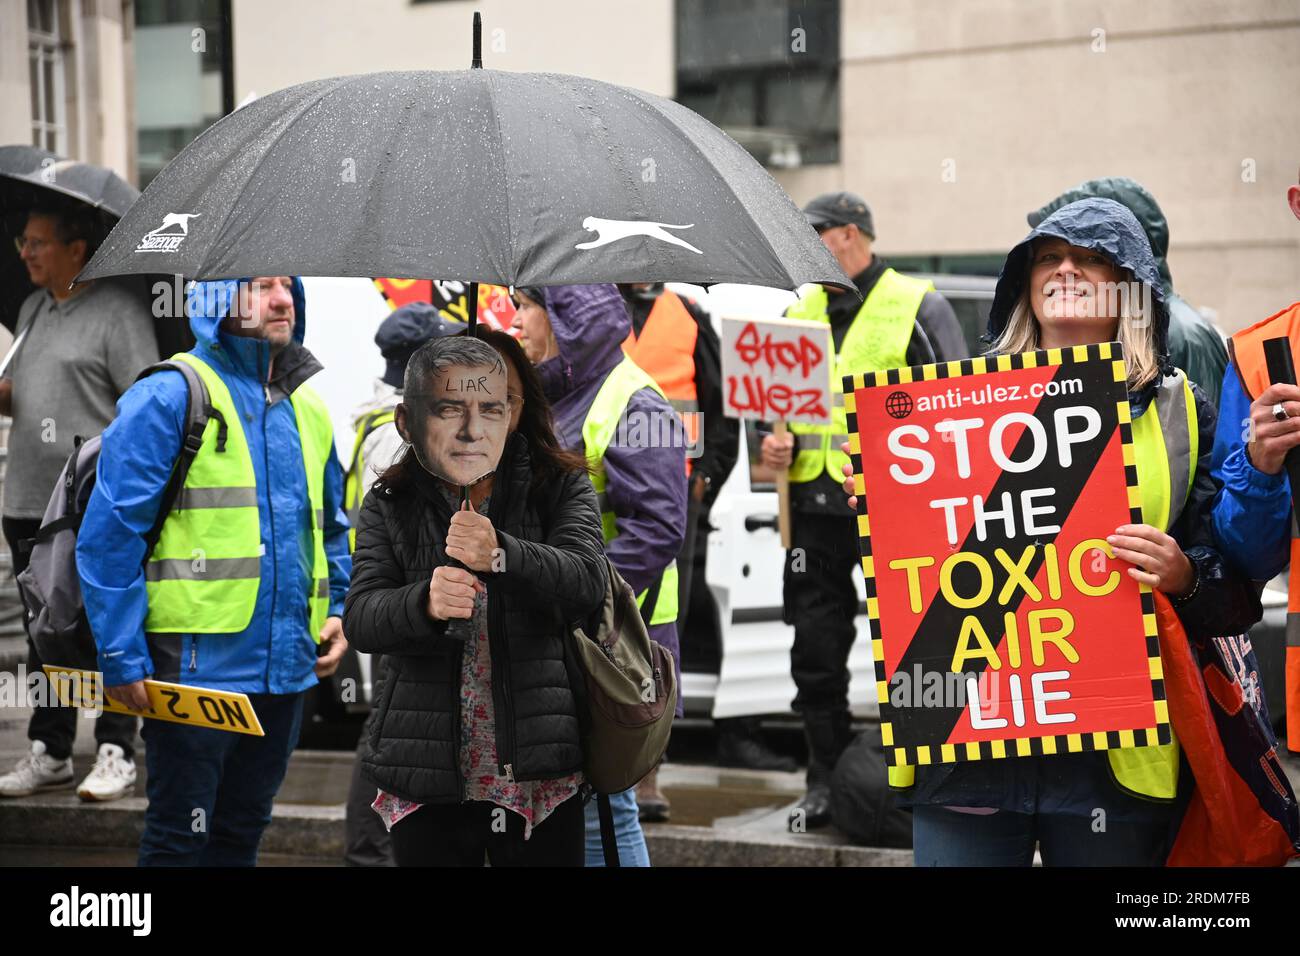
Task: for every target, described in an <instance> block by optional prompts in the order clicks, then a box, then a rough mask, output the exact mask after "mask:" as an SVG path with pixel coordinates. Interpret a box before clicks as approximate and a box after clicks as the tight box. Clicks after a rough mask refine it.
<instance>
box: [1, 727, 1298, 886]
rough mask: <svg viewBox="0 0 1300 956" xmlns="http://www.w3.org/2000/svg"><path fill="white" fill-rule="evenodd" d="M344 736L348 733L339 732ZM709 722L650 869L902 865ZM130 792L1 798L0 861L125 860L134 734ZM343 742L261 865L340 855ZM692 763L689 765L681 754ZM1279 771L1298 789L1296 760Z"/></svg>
mask: <svg viewBox="0 0 1300 956" xmlns="http://www.w3.org/2000/svg"><path fill="white" fill-rule="evenodd" d="M29 713H30V711H29V710H28V709H27V708H13V707H0V768H4V769H8V768H9V767H11V766H13V764H14V763H15V762H16V761H17V760H18V759H19V758H20V757H21V756H22V755H23V753H24V752H26V750H27V739H26V728H27V719H28V715H29ZM343 736H344V739H346V734H344V735H343ZM769 737H770V738H771V739H772V740H773V741H774V742H775V743H776V744H777V747H778V749H781V750H783V751H786V752H792V751H796V750H797V749H798V743H797V737H796V736H795V735H794V733H793V730H792V729H790V728H786V729H784V730H774V731H769ZM711 741H712V736H711V731H710V730H709V728H708V725H707V722H703V723H701V722H689V721H688V722H685V726H683V728H682V729H681V730H675V731H674V741H673V746H672V748H671V749H670V757H672V758H674V759H673V760H672V761H671V762H667V763H665V764H664V765H663V767H662V768H661V770H660V774H659V784H660V788H661V789H662V790H663V792H664V793H665V795H666V796H667V797H668V799H669V800H670V802H671V804H672V816H671V820H670V821H669V822H668V823H666V824H647V825H646V828H645V829H646V838H647V841H648V843H649V844H650V847H651V856H652V859H654V860H655V861H656V863H657V864H659V865H664V864H668V865H710V864H712V865H728V864H731V865H831V866H841V865H873V866H878V865H908V864H909V863H910V857H911V853H910V851H906V850H901V851H900V850H878V849H868V848H857V847H853V846H851V845H850V844H849V842H848V840H847V839H846V838H845V837H844V836H843V835H842V834H840V833H839V832H837V831H836V830H835V829H834V828H827V829H824V830H817V831H815V832H811V833H802V834H792V833H790V832H788V830H787V825H786V820H787V815H788V812H789V809H790V807H792V806H793V805H794V803H795V802H796V801H797V800H798V798H799V796H800V795H801V794H802V792H803V773H802V772H801V771H799V772H794V773H780V772H769V771H752V770H733V769H724V768H719V767H716V766H710V765H708V763H707V762H706V761H707V760H708V759H709V757H710V755H711V746H712V743H711ZM94 747H95V742H94V735H93V724H92V722H91V721H90V720H86V719H79V720H78V736H77V742H76V745H75V747H74V750H73V758H74V764H75V768H76V777H77V779H78V780H79V779H80V778H81V777H82V776H84V774H86V773H87V772H88V771H89V770H90V767H91V765H92V764H93V762H94ZM137 748H138V751H139V753H138V757H137V762H136V766H137V772H138V782H137V786H136V795H135V796H133V797H129V798H126V799H123V800H118V801H114V802H112V803H109V804H85V803H83V802H82V801H80V800H78V799H77V798H76V796H75V794H73V793H72V791H71V790H64V791H60V792H55V793H50V794H42V795H39V796H36V797H31V798H24V799H21V800H0V865H7V866H64V865H78V866H131V865H134V862H135V850H134V847H135V845H136V844H137V843H138V839H139V833H140V828H141V827H142V825H143V812H144V808H145V805H146V801H145V799H144V793H145V767H144V761H143V759H140V757H139V755H141V754H143V744H142V743H140V742H138V743H137ZM353 759H354V757H353V753H352V751H351V750H306V749H300V750H298V751H297V752H296V753H295V754H294V756H293V759H292V761H291V763H290V767H289V773H288V776H287V778H286V780H285V783H284V786H283V787H282V788H281V791H280V793H279V795H278V797H277V800H276V807H275V816H274V820H273V822H272V825H271V827H270V828H269V829H268V831H267V836H266V839H265V840H264V842H263V847H264V852H263V853H262V855H261V865H263V866H290V865H297V866H337V865H341V863H342V859H341V858H342V847H343V818H344V803H345V801H346V798H347V789H348V785H349V780H350V774H351V768H352V761H353ZM685 761H691V762H685ZM1285 765H1286V767H1287V771H1288V774H1289V776H1290V777H1291V779H1292V782H1293V784H1294V785H1296V786H1297V788H1298V789H1300V760H1296V759H1292V758H1288V759H1287V760H1286V764H1285Z"/></svg>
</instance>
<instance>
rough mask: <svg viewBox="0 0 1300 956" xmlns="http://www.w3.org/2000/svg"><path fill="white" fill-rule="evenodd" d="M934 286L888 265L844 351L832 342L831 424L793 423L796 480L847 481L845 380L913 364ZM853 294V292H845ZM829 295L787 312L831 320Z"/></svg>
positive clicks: (819, 294)
mask: <svg viewBox="0 0 1300 956" xmlns="http://www.w3.org/2000/svg"><path fill="white" fill-rule="evenodd" d="M933 291H934V284H933V283H931V282H925V281H922V280H921V279H913V278H912V277H911V276H905V275H901V274H900V273H897V272H895V271H894V270H893V269H886V270H885V271H884V272H882V273H881V274H880V278H879V279H877V280H876V284H875V285H874V286H873V287H872V289H871V292H870V293H869V294H868V295H867V298H866V300H865V301H864V302H863V303H862V306H861V308H859V309H858V314H857V315H855V316H854V317H853V323H852V324H851V325H850V326H849V331H848V333H847V334H846V335H845V336H844V341H843V342H842V343H841V344H840V349H839V354H838V355H836V354H835V351H836V350H835V345H834V342H833V341H832V344H831V369H832V372H831V402H832V407H831V424H829V425H805V424H801V423H798V422H791V423H790V431H792V432H793V433H794V442H795V446H794V447H795V456H794V460H793V461H792V462H791V463H790V480H791V481H793V482H802V481H813V480H814V479H815V478H816V477H817V476H818V475H820V474H821V473H822V472H823V471H825V472H826V474H828V475H830V476H831V478H833V479H834V480H835V483H836V484H837V485H838V484H839V483H840V482H841V481H843V480H844V472H843V468H844V466H845V465H847V464H848V463H849V458H848V456H847V455H845V454H844V453H843V452H842V451H840V445H841V444H843V443H844V442H846V441H848V440H849V425H848V416H846V415H845V413H844V389H843V387H842V383H841V379H842V378H843V376H845V375H854V374H857V373H859V372H879V371H883V370H885V369H891V368H901V367H903V366H905V365H906V364H907V344H908V342H910V341H911V340H912V329H913V327H914V326H915V325H916V313H917V310H918V309H920V307H921V300H922V299H924V298H925V294H926V293H927V292H933ZM841 294H842V295H847V294H848V293H841ZM828 301H829V298H828V296H827V293H826V289H825V288H823V287H822V286H819V285H818V286H813V288H812V289H811V290H810V291H809V292H808V294H807V295H805V296H804V297H803V298H801V299H800V300H799V301H798V302H796V303H795V304H794V305H792V306H791V307H790V308H789V309H788V310H787V311H786V315H787V316H789V317H790V318H792V319H808V320H811V321H813V322H821V323H824V324H829V323H830V316H829V315H828V314H827V309H826V306H827V303H828Z"/></svg>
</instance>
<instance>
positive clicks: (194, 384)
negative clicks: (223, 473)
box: [135, 359, 226, 561]
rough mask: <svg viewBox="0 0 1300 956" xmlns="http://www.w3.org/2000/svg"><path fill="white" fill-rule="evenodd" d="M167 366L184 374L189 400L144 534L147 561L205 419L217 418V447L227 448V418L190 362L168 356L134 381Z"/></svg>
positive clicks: (196, 448) (200, 440)
mask: <svg viewBox="0 0 1300 956" xmlns="http://www.w3.org/2000/svg"><path fill="white" fill-rule="evenodd" d="M164 370H170V371H173V372H180V373H181V375H182V376H183V377H184V378H185V384H186V385H187V386H188V387H189V401H188V403H187V405H186V408H185V432H184V434H183V436H182V438H181V451H180V456H179V457H178V458H177V460H176V465H175V467H174V468H173V469H172V473H171V477H170V478H168V479H167V487H166V488H164V489H163V494H162V500H161V501H160V503H159V505H158V515H157V517H156V518H154V522H153V525H152V526H151V527H150V528H149V531H148V532H147V533H146V534H145V536H144V543H145V551H144V560H145V561H148V560H149V556H150V555H151V554H153V549H154V546H155V545H157V543H158V538H159V536H160V535H161V534H162V529H163V525H164V524H165V523H166V521H167V516H168V515H169V514H171V511H172V507H173V506H174V505H175V504H176V500H177V498H179V497H180V493H181V489H182V488H183V487H185V478H186V477H187V476H188V475H189V472H190V465H192V464H194V458H195V456H196V455H198V453H199V449H200V448H202V447H203V433H204V431H206V430H207V427H208V420H209V419H212V418H215V419H216V420H217V451H218V452H224V451H225V450H226V419H225V416H223V415H222V414H221V413H220V412H219V411H217V410H216V409H215V408H213V407H212V403H211V401H210V400H209V397H208V388H207V386H206V385H204V384H203V379H201V378H200V377H199V373H198V372H196V371H195V370H194V368H193V366H191V365H188V364H186V363H185V362H176V361H172V360H170V359H169V360H168V361H166V362H158V363H156V364H154V365H150V366H149V367H148V368H146V369H144V370H143V371H141V372H140V374H139V375H137V376H136V379H135V380H136V381H137V382H138V381H140V380H141V379H142V378H145V377H146V376H148V375H152V374H153V373H154V372H161V371H164Z"/></svg>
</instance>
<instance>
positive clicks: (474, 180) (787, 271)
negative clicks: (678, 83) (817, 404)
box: [79, 69, 852, 288]
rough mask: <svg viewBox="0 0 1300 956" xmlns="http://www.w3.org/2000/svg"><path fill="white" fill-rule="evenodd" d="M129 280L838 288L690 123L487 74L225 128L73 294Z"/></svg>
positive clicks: (816, 248) (646, 104) (444, 76)
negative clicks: (117, 278) (160, 275)
mask: <svg viewBox="0 0 1300 956" xmlns="http://www.w3.org/2000/svg"><path fill="white" fill-rule="evenodd" d="M137 272H172V273H181V274H184V275H187V276H192V277H195V278H232V277H239V276H249V275H267V274H292V275H320V276H393V277H398V278H429V277H436V278H440V279H456V280H462V281H476V282H490V283H494V284H497V285H507V286H508V285H560V284H580V283H594V282H653V281H679V282H691V283H696V284H700V285H711V284H714V283H719V282H738V283H749V284H755V285H767V286H779V287H784V288H794V287H796V286H798V285H800V284H802V283H805V282H822V283H827V284H832V285H840V286H843V287H845V288H852V284H851V282H850V281H849V279H848V277H847V276H845V275H844V274H843V272H842V271H841V270H840V268H839V267H838V265H837V264H836V262H835V260H834V258H833V257H832V256H831V254H830V253H829V252H828V251H827V250H826V248H825V247H824V246H823V245H822V243H821V242H820V241H819V240H818V238H817V236H816V234H815V233H814V231H813V230H812V228H811V227H810V226H809V225H808V224H807V222H806V221H805V219H804V217H803V215H802V214H801V213H800V212H799V210H798V209H797V208H796V207H795V205H794V204H793V203H792V202H791V201H790V199H789V197H788V196H787V195H786V194H785V192H784V190H782V189H781V187H780V186H779V185H778V184H777V183H776V181H775V180H773V179H772V177H771V176H770V175H769V174H768V173H767V172H766V171H765V170H764V169H763V168H762V167H761V166H760V165H759V164H758V163H757V162H756V161H755V160H754V159H753V158H752V157H751V156H750V155H749V154H748V153H747V152H745V150H744V149H742V148H741V147H740V146H739V145H737V144H736V143H735V142H734V141H733V140H732V139H731V138H729V137H728V136H727V135H726V134H725V133H723V132H722V131H721V130H719V129H718V128H717V127H715V126H713V125H712V124H711V123H709V122H708V121H707V120H705V119H704V118H702V117H701V116H699V115H698V114H696V113H694V112H692V111H691V110H689V109H687V108H686V107H684V106H681V105H679V104H677V103H674V102H672V101H671V100H667V99H664V98H662V97H658V96H653V95H651V94H649V93H643V92H640V91H637V90H632V89H628V88H625V87H620V86H613V85H611V84H608V83H601V82H598V81H595V80H590V79H583V78H579V77H573V76H562V75H557V74H537V73H506V72H500V71H496V70H483V69H471V70H462V71H450V72H428V71H408V72H390V73H374V74H367V75H361V76H348V77H335V78H331V79H327V80H318V81H314V82H310V83H304V84H301V85H299V86H294V87H290V88H288V89H285V90H281V91H279V92H277V93H273V94H271V95H269V96H266V97H263V98H261V99H259V100H257V101H255V102H253V103H251V104H249V105H248V106H245V107H243V108H242V109H240V110H238V111H236V112H235V113H232V114H231V115H229V116H227V117H225V118H224V119H222V120H221V121H220V122H218V123H216V124H215V125H214V126H212V127H211V128H209V129H208V130H207V131H206V132H204V133H203V134H202V135H201V136H199V138H198V139H196V140H195V141H194V142H193V143H191V144H190V145H189V146H187V147H186V148H185V149H184V150H182V151H181V153H180V154H179V155H178V156H177V157H176V158H175V159H173V160H172V162H171V163H170V164H168V166H167V167H166V168H164V169H163V171H162V172H161V173H159V175H158V176H157V177H156V178H155V179H154V180H153V181H152V182H151V183H150V184H149V187H148V188H147V189H146V190H145V193H144V195H143V197H142V198H141V199H140V201H139V202H138V203H137V204H136V205H135V206H134V207H132V209H131V211H130V212H129V213H128V214H127V215H126V216H125V217H124V218H123V219H122V222H121V223H120V224H119V225H118V227H117V228H116V229H115V230H114V231H113V233H112V235H111V236H110V237H109V238H108V240H107V241H106V242H105V243H104V245H103V246H102V247H101V248H100V250H99V252H98V253H97V254H96V256H95V257H94V259H93V260H92V261H91V263H90V264H89V265H88V266H87V268H86V269H85V270H84V271H83V272H82V274H81V276H79V279H90V278H97V277H100V276H107V275H116V274H124V273H137Z"/></svg>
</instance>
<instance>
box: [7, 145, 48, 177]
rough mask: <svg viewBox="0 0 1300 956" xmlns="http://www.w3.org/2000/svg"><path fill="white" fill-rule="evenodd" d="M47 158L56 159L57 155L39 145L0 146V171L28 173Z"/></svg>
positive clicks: (38, 166) (37, 167)
mask: <svg viewBox="0 0 1300 956" xmlns="http://www.w3.org/2000/svg"><path fill="white" fill-rule="evenodd" d="M47 159H51V160H57V159H58V156H57V155H55V154H54V153H51V152H50V151H49V150H48V149H41V147H39V146H28V145H26V144H14V145H11V146H0V173H30V172H32V171H34V170H36V169H39V168H40V165H41V163H42V162H44V161H45V160H47Z"/></svg>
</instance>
